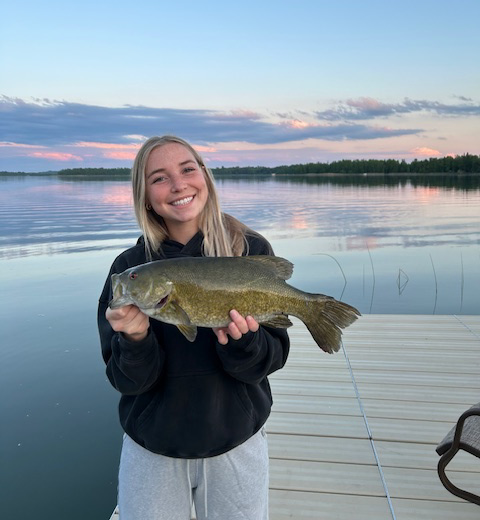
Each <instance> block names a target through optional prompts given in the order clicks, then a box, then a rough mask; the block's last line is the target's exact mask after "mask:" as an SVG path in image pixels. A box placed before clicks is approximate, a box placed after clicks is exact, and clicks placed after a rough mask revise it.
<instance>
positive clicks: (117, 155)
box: [103, 152, 137, 161]
mask: <svg viewBox="0 0 480 520" xmlns="http://www.w3.org/2000/svg"><path fill="white" fill-rule="evenodd" d="M136 155H137V154H136V153H135V152H105V153H104V154H103V156H104V157H107V158H108V159H115V160H119V161H124V160H129V161H130V160H132V161H133V160H134V159H135V156H136Z"/></svg>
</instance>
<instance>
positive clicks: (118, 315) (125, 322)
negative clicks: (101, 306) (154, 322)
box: [105, 305, 150, 341]
mask: <svg viewBox="0 0 480 520" xmlns="http://www.w3.org/2000/svg"><path fill="white" fill-rule="evenodd" d="M105 317H106V318H107V320H108V321H109V323H110V325H111V327H112V329H113V330H114V331H115V332H123V334H125V336H126V337H127V339H131V340H134V341H140V340H141V339H143V338H145V337H146V335H147V332H148V327H149V326H150V322H149V319H148V316H147V315H146V314H144V313H143V312H142V311H141V310H140V309H139V308H138V307H135V306H134V305H125V306H124V307H120V308H118V309H110V308H108V309H107V311H106V312H105Z"/></svg>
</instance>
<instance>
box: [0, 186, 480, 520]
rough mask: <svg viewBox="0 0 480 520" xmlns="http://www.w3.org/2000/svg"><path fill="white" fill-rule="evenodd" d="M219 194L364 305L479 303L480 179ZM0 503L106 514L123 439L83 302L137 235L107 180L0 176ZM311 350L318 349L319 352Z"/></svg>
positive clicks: (423, 308) (396, 309)
mask: <svg viewBox="0 0 480 520" xmlns="http://www.w3.org/2000/svg"><path fill="white" fill-rule="evenodd" d="M217 186H218V189H219V192H220V196H221V200H222V203H223V207H224V210H226V211H227V212H229V213H231V214H233V215H235V216H236V217H238V218H239V219H240V220H242V221H243V222H245V223H246V224H248V225H250V226H251V227H253V228H255V229H256V230H257V231H259V232H261V233H262V234H263V235H264V236H265V237H267V238H268V239H269V240H270V242H271V243H272V245H273V247H274V250H275V252H276V254H277V255H279V256H284V257H287V258H289V259H290V260H291V261H292V262H293V263H294V264H295V271H294V275H293V277H292V280H291V283H292V284H293V285H295V286H296V287H299V288H301V289H304V290H307V291H311V292H322V293H326V294H330V295H332V296H334V297H336V298H338V299H342V300H343V301H346V302H348V303H350V304H352V305H355V306H356V307H358V308H359V309H360V311H361V312H362V313H402V314H433V313H435V314H479V313H480V296H479V294H480V247H479V246H480V182H479V179H474V178H471V177H463V178H461V179H454V180H452V179H451V178H428V179H419V178H416V179H411V180H409V179H407V178H402V179H391V180H389V181H388V183H387V184H385V183H384V182H383V178H378V177H361V178H349V177H341V178H339V177H332V178H328V179H319V178H316V177H308V178H283V177H282V178H279V177H275V178H273V177H263V178H256V179H248V180H246V179H220V180H218V181H217ZM0 226H1V228H0V229H1V234H0V282H1V295H2V297H1V299H0V323H1V327H2V331H1V332H2V334H1V337H2V340H1V352H2V363H1V364H0V392H1V395H2V399H1V401H0V413H1V417H2V426H1V429H0V460H1V463H0V518H8V519H9V520H16V519H18V520H20V519H21V520H23V519H25V518H29V517H32V518H36V519H38V520H47V519H48V520H52V519H64V518H65V519H67V518H68V520H80V519H82V520H84V519H85V518H89V519H99V520H103V519H106V518H108V516H109V514H110V513H111V510H112V509H113V506H114V504H115V499H116V472H117V466H118V456H119V450H120V442H121V432H120V429H119V427H118V420H117V414H116V405H117V401H118V396H117V395H116V393H115V391H113V389H111V388H110V385H109V383H108V382H107V380H106V377H105V373H104V366H103V362H102V360H101V356H100V350H99V345H98V338H97V331H96V303H97V299H98V296H99V293H100V290H101V287H102V286H103V283H104V280H105V276H106V274H107V272H108V270H109V267H110V264H111V263H112V261H113V259H114V258H115V256H116V255H117V254H119V253H120V252H121V251H122V250H124V249H125V248H127V247H129V246H131V245H132V244H133V243H135V241H136V238H137V236H138V234H139V233H138V228H137V226H136V223H135V220H134V217H133V212H132V209H131V196H130V187H129V183H128V182H127V181H119V180H95V181H93V180H61V179H58V178H56V177H31V176H29V177H18V178H12V177H0ZM319 355H320V354H319Z"/></svg>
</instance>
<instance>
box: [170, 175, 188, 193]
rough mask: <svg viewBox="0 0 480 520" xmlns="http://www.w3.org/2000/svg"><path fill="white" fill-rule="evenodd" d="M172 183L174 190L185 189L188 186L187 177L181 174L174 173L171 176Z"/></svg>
mask: <svg viewBox="0 0 480 520" xmlns="http://www.w3.org/2000/svg"><path fill="white" fill-rule="evenodd" d="M171 183H172V185H171V190H172V191H173V192H176V191H182V190H184V189H185V186H186V183H185V179H184V178H183V177H182V176H181V175H174V176H173V177H172V178H171Z"/></svg>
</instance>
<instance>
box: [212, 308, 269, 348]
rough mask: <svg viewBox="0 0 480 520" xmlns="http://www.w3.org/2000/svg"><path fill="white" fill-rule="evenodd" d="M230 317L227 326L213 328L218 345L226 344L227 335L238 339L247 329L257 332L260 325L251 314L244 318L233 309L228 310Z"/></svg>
mask: <svg viewBox="0 0 480 520" xmlns="http://www.w3.org/2000/svg"><path fill="white" fill-rule="evenodd" d="M230 318H231V319H232V321H231V322H230V323H229V324H228V327H221V328H214V329H213V332H215V334H216V336H217V340H218V342H219V343H220V345H226V344H227V343H228V336H230V337H231V338H232V339H240V338H241V337H242V336H243V335H244V334H246V333H247V332H249V331H250V332H257V330H258V328H259V326H260V325H259V324H258V323H257V321H256V320H255V319H254V318H252V316H247V317H246V318H244V317H243V316H242V315H241V314H239V313H238V312H237V311H236V310H235V309H233V310H231V311H230Z"/></svg>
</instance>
